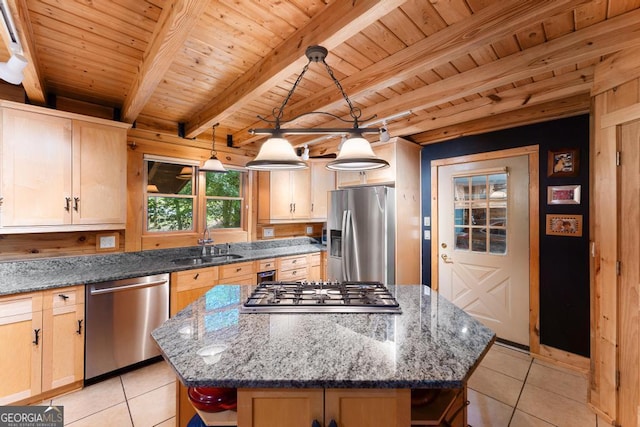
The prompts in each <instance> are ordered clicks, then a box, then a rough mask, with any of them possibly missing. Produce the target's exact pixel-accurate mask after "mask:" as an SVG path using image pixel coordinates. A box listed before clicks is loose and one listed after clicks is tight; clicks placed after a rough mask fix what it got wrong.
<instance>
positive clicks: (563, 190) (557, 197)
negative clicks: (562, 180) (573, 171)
mask: <svg viewBox="0 0 640 427" xmlns="http://www.w3.org/2000/svg"><path fill="white" fill-rule="evenodd" d="M547 204H549V205H579V204H580V186H579V185H550V186H548V187H547Z"/></svg>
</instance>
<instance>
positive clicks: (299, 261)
mask: <svg viewBox="0 0 640 427" xmlns="http://www.w3.org/2000/svg"><path fill="white" fill-rule="evenodd" d="M276 266H277V267H278V273H277V274H278V280H280V281H283V282H284V281H296V280H307V279H309V267H308V259H307V255H293V256H287V257H280V258H277V259H276Z"/></svg>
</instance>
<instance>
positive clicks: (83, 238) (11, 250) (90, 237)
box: [0, 230, 124, 261]
mask: <svg viewBox="0 0 640 427" xmlns="http://www.w3.org/2000/svg"><path fill="white" fill-rule="evenodd" d="M104 233H105V231H104V230H103V231H75V232H69V233H37V234H2V235H0V261H12V260H26V259H37V258H48V257H57V256H78V255H93V254H97V253H106V252H99V251H98V250H97V249H96V240H97V238H96V236H97V235H98V234H104ZM106 233H114V234H118V236H119V239H118V241H119V247H118V248H117V249H116V250H115V251H111V252H123V251H124V230H116V231H112V232H106Z"/></svg>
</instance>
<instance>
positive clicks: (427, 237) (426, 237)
mask: <svg viewBox="0 0 640 427" xmlns="http://www.w3.org/2000/svg"><path fill="white" fill-rule="evenodd" d="M424 240H431V230H424Z"/></svg>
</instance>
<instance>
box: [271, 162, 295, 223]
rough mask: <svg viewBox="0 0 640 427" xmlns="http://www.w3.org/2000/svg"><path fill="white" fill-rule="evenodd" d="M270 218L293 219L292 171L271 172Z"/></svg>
mask: <svg viewBox="0 0 640 427" xmlns="http://www.w3.org/2000/svg"><path fill="white" fill-rule="evenodd" d="M269 180H270V190H269V193H270V194H269V197H270V206H269V210H270V214H269V217H270V219H272V220H273V219H291V217H292V215H293V200H291V174H290V171H271V172H270V177H269Z"/></svg>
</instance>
